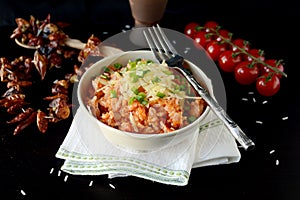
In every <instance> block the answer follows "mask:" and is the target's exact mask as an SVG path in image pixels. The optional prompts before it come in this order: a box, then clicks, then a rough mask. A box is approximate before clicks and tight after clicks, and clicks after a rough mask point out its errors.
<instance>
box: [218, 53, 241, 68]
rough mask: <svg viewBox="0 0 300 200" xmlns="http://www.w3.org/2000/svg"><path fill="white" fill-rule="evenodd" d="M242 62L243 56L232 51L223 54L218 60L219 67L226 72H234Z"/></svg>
mask: <svg viewBox="0 0 300 200" xmlns="http://www.w3.org/2000/svg"><path fill="white" fill-rule="evenodd" d="M241 61H242V56H241V54H239V53H236V52H233V51H232V50H226V51H224V52H222V53H221V54H220V56H219V58H218V64H219V67H220V68H221V69H222V70H223V71H224V72H233V71H234V69H235V67H236V65H237V64H238V63H240V62H241Z"/></svg>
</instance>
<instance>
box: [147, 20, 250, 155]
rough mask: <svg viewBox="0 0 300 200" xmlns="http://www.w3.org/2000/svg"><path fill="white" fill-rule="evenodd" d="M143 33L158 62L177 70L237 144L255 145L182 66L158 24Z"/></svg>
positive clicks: (248, 148) (182, 61)
mask: <svg viewBox="0 0 300 200" xmlns="http://www.w3.org/2000/svg"><path fill="white" fill-rule="evenodd" d="M143 33H144V36H145V38H146V40H147V43H148V45H149V47H150V49H151V51H152V53H153V54H154V56H155V57H156V59H157V60H158V61H159V62H160V63H162V62H163V61H165V62H166V63H167V64H168V66H169V67H172V68H175V69H177V70H179V71H180V72H181V73H182V74H183V75H184V76H185V78H186V79H187V80H188V81H189V83H190V84H191V85H192V86H193V87H194V88H195V90H196V91H197V92H198V93H199V95H200V96H201V97H202V98H203V99H204V100H205V101H206V103H207V104H208V106H209V107H210V108H211V109H212V110H213V112H214V113H215V114H216V115H217V117H218V118H219V119H221V120H222V121H223V123H224V124H225V126H226V127H227V128H228V129H229V131H230V133H231V134H232V135H233V137H234V138H235V139H236V140H237V141H238V142H239V144H240V145H241V146H242V147H243V148H244V149H245V150H250V149H253V148H254V146H255V145H254V143H253V142H252V140H251V139H249V138H248V137H247V136H246V134H245V133H244V132H243V131H242V130H241V128H240V127H239V126H238V125H237V124H236V123H235V122H234V121H233V120H232V119H231V118H230V117H229V116H228V115H227V113H226V112H225V110H224V109H223V108H222V107H221V106H220V105H219V104H218V102H217V101H216V100H214V99H213V98H212V97H211V96H210V94H209V93H208V92H207V90H206V89H205V88H203V87H202V86H201V85H200V84H199V83H198V82H197V81H196V79H195V78H194V76H193V75H192V73H191V72H190V71H189V70H187V69H186V68H184V67H183V63H184V58H183V57H182V56H181V55H179V54H178V52H177V51H176V49H175V48H174V47H173V45H172V44H171V43H170V41H169V40H168V38H167V36H166V35H165V33H164V32H163V30H162V29H161V28H160V26H159V25H157V27H155V26H153V27H149V28H147V29H146V30H144V31H143Z"/></svg>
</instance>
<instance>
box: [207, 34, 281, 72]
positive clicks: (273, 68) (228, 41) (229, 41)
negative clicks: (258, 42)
mask: <svg viewBox="0 0 300 200" xmlns="http://www.w3.org/2000/svg"><path fill="white" fill-rule="evenodd" d="M212 30H213V31H214V32H215V34H216V35H217V36H219V37H221V38H222V40H223V41H225V42H227V43H228V44H230V45H231V46H233V47H236V48H237V49H238V50H240V51H241V52H242V53H244V54H246V55H247V56H249V57H251V58H252V59H253V60H255V62H257V63H260V64H263V65H265V66H267V67H268V68H270V69H272V70H273V71H274V72H276V73H279V74H281V75H283V76H284V77H287V74H286V73H284V72H283V71H280V70H279V69H278V68H276V67H273V66H271V65H269V64H268V63H265V62H264V61H262V60H260V59H259V58H256V57H254V56H253V55H251V54H250V53H248V52H247V51H246V50H245V49H243V48H241V47H239V46H237V45H235V44H233V43H232V42H231V40H230V39H227V38H225V37H223V36H222V35H220V34H219V32H218V30H214V29H212Z"/></svg>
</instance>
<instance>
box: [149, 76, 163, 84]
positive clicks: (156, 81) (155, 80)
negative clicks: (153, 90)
mask: <svg viewBox="0 0 300 200" xmlns="http://www.w3.org/2000/svg"><path fill="white" fill-rule="evenodd" d="M151 81H152V83H158V82H160V81H161V80H160V78H158V77H157V76H155V77H154V78H153V79H152V80H151Z"/></svg>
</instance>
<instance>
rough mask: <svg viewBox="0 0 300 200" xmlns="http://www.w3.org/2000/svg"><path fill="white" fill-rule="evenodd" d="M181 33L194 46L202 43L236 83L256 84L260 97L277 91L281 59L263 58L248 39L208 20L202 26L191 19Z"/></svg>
mask: <svg viewBox="0 0 300 200" xmlns="http://www.w3.org/2000/svg"><path fill="white" fill-rule="evenodd" d="M184 34H185V35H187V36H189V37H191V38H192V39H193V40H194V42H195V44H196V45H201V46H202V47H203V48H204V49H205V50H206V52H207V54H208V55H209V56H210V57H211V59H212V60H213V61H214V62H215V63H216V64H217V66H218V67H219V68H220V69H221V70H222V71H224V72H230V73H233V74H234V77H235V80H236V81H237V82H238V83H239V84H242V85H250V84H255V87H256V89H257V91H258V93H259V94H261V95H263V96H272V95H275V94H276V93H277V92H278V91H279V89H280V79H281V78H282V76H286V74H285V73H284V66H283V63H282V60H276V59H266V56H265V53H264V51H262V50H261V49H257V48H252V47H250V43H249V42H248V41H247V40H244V39H242V38H233V37H232V33H231V32H229V31H228V30H226V29H224V28H221V26H220V25H219V24H218V23H217V22H215V21H208V22H206V23H204V25H203V26H200V25H199V24H198V23H197V22H190V23H188V24H187V25H186V26H185V28H184Z"/></svg>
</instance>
